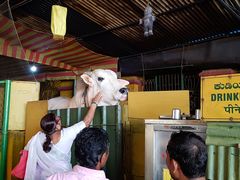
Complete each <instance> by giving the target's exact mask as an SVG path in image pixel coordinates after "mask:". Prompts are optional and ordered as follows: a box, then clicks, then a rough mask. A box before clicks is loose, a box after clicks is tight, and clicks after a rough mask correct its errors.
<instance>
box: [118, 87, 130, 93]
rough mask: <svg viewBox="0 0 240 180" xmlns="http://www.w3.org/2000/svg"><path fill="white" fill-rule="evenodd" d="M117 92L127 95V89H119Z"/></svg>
mask: <svg viewBox="0 0 240 180" xmlns="http://www.w3.org/2000/svg"><path fill="white" fill-rule="evenodd" d="M119 92H120V93H121V94H127V93H128V89H127V88H121V89H119Z"/></svg>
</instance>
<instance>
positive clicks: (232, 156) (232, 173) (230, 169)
mask: <svg viewBox="0 0 240 180" xmlns="http://www.w3.org/2000/svg"><path fill="white" fill-rule="evenodd" d="M234 159H235V148H234V147H229V148H228V180H235V177H236V175H235V169H234V166H235V162H234Z"/></svg>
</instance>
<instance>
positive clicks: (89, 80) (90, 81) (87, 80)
mask: <svg viewBox="0 0 240 180" xmlns="http://www.w3.org/2000/svg"><path fill="white" fill-rule="evenodd" d="M81 78H82V79H83V81H84V82H85V83H86V84H87V85H89V86H93V79H92V78H91V77H90V76H89V75H87V74H82V75H81Z"/></svg>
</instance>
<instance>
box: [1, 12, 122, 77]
mask: <svg viewBox="0 0 240 180" xmlns="http://www.w3.org/2000/svg"><path fill="white" fill-rule="evenodd" d="M0 55H4V56H8V57H13V58H17V59H20V60H26V61H30V62H35V63H40V64H44V65H50V66H53V67H58V68H62V69H65V70H68V71H77V72H78V73H81V72H83V71H85V70H89V69H96V68H104V69H112V70H113V71H116V70H117V59H118V58H116V57H110V56H106V55H102V54H98V53H95V52H93V51H91V50H89V49H87V48H86V47H84V46H83V45H81V44H80V43H79V42H78V41H76V40H75V39H74V38H69V37H67V38H66V39H65V40H62V41H56V40H53V39H52V34H50V33H46V32H40V31H38V30H33V29H31V28H28V27H26V26H24V25H22V24H21V23H19V22H14V21H12V20H10V19H8V18H7V17H5V16H2V15H1V16H0Z"/></svg>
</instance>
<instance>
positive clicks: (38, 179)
mask: <svg viewBox="0 0 240 180" xmlns="http://www.w3.org/2000/svg"><path fill="white" fill-rule="evenodd" d="M101 97H102V96H101V94H97V95H96V97H94V98H93V103H92V105H91V106H90V108H89V110H88V112H87V114H86V116H85V117H84V119H83V121H81V122H79V123H76V124H75V125H73V126H71V127H68V128H63V129H62V127H61V119H60V117H58V116H55V114H53V113H48V114H47V115H45V116H44V117H43V118H42V119H41V123H40V124H41V128H42V132H38V133H37V134H36V135H34V136H33V137H32V138H31V140H30V141H29V142H28V144H27V145H26V147H25V149H27V150H28V160H27V167H26V172H25V177H24V179H25V180H45V179H46V178H47V177H48V176H50V175H52V174H55V173H58V172H65V171H69V170H71V169H72V165H71V162H70V161H71V147H72V144H73V141H74V139H75V137H76V135H77V134H78V133H79V132H80V131H81V130H82V129H83V128H85V127H88V126H89V125H90V123H91V122H92V120H93V117H94V113H95V110H96V107H97V104H98V103H99V101H100V99H101Z"/></svg>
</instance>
